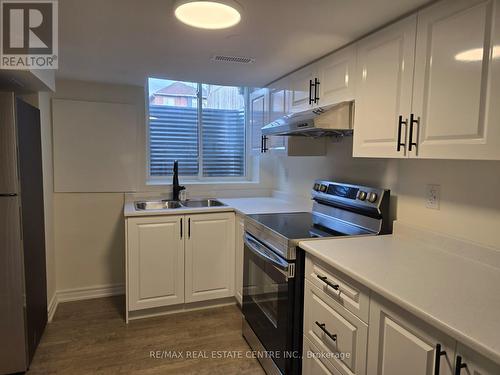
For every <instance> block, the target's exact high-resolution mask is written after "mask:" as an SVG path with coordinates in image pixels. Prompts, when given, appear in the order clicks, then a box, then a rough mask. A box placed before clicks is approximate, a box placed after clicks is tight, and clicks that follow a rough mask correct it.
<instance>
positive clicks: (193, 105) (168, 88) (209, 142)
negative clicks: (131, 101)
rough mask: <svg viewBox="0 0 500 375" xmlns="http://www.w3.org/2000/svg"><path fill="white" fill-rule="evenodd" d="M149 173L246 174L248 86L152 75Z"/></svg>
mask: <svg viewBox="0 0 500 375" xmlns="http://www.w3.org/2000/svg"><path fill="white" fill-rule="evenodd" d="M148 86H149V177H150V179H151V180H153V181H154V180H162V179H164V178H165V177H168V176H171V175H172V169H173V163H174V160H178V161H179V174H180V175H181V176H183V177H185V178H190V179H192V180H196V179H198V180H203V179H242V178H244V177H245V176H246V169H247V168H246V155H247V152H246V126H245V124H246V119H245V108H246V102H247V90H246V89H245V88H243V87H233V86H217V85H209V84H202V83H194V82H182V81H171V80H163V79H155V78H150V79H149V80H148Z"/></svg>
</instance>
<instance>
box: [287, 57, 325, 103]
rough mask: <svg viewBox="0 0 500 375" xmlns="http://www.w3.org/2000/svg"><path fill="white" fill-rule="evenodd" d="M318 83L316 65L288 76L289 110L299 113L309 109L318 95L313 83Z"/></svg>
mask: <svg viewBox="0 0 500 375" xmlns="http://www.w3.org/2000/svg"><path fill="white" fill-rule="evenodd" d="M315 80H316V81H318V77H317V70H316V64H311V65H308V66H306V67H305V68H302V69H300V70H298V71H296V72H295V73H292V74H291V75H290V76H289V82H290V95H291V99H290V110H291V112H300V111H304V110H306V109H308V108H311V107H312V106H313V105H314V104H315V103H314V98H315V96H316V95H317V94H318V92H317V91H316V92H315V89H316V90H317V89H318V88H317V87H316V86H315V85H314V82H315Z"/></svg>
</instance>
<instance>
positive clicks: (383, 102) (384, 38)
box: [353, 16, 417, 157]
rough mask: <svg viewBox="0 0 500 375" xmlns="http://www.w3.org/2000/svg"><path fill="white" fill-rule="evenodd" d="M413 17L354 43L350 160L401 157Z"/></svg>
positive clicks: (410, 77) (410, 74)
mask: <svg viewBox="0 0 500 375" xmlns="http://www.w3.org/2000/svg"><path fill="white" fill-rule="evenodd" d="M416 24H417V17H416V16H411V17H409V18H406V19H404V20H402V21H399V22H397V23H395V24H393V25H391V26H389V27H387V28H385V29H383V30H381V31H379V32H377V33H375V34H373V35H370V36H369V37H367V38H365V39H363V40H362V41H361V42H359V43H358V59H357V87H356V113H355V122H354V140H353V144H354V146H353V154H354V156H367V157H404V155H405V148H404V147H400V151H398V150H397V142H398V135H399V134H401V139H402V141H401V142H404V141H403V139H404V136H405V129H406V128H405V126H404V125H403V124H401V125H400V124H399V116H403V121H404V119H406V118H407V117H408V116H409V114H410V112H411V100H412V82H413V64H414V52H415V33H416Z"/></svg>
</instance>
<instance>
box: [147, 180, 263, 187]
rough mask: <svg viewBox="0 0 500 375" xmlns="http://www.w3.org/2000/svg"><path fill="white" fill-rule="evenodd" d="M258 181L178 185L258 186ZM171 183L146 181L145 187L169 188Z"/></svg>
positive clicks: (186, 182) (198, 182)
mask: <svg viewBox="0 0 500 375" xmlns="http://www.w3.org/2000/svg"><path fill="white" fill-rule="evenodd" d="M259 183H260V182H259V181H250V180H242V181H220V180H219V181H197V180H191V181H189V180H186V181H183V180H181V181H179V184H180V185H185V186H190V185H197V186H202V185H209V186H213V185H219V186H221V185H224V186H235V187H236V186H256V185H259ZM171 185H172V183H171V182H166V181H147V182H146V186H151V187H153V186H171Z"/></svg>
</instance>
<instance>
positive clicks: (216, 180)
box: [145, 77, 255, 186]
mask: <svg viewBox="0 0 500 375" xmlns="http://www.w3.org/2000/svg"><path fill="white" fill-rule="evenodd" d="M149 78H157V77H148V78H146V84H145V88H146V90H145V93H146V95H145V104H146V109H145V113H146V116H145V117H146V127H145V128H146V129H145V135H146V136H145V138H146V142H145V145H146V152H145V154H146V185H147V186H155V185H170V184H171V183H172V176H163V177H159V176H151V168H150V161H151V155H150V150H151V149H150V143H149V141H150V137H149V81H148V79H149ZM160 79H168V78H160ZM203 84H207V83H200V82H197V85H198V90H197V103H198V119H201V116H202V113H201V112H202V110H203V101H202V98H201V95H202V91H201V88H202V85H203ZM244 102H245V157H244V159H245V165H244V171H245V172H244V175H243V176H239V177H205V176H203V157H202V152H203V148H202V147H203V146H202V142H201V139H202V134H203V126H202V124H203V122H202V121H198V176H185V175H179V179H181V180H182V183H187V184H220V183H254V182H255V181H254V180H253V178H252V176H253V170H252V164H253V163H252V160H251V159H252V150H251V129H250V126H249V117H250V116H249V113H248V110H249V104H250V101H249V89H248V87H245V88H244Z"/></svg>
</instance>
